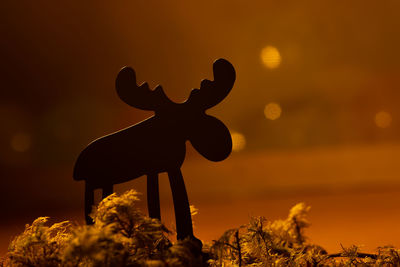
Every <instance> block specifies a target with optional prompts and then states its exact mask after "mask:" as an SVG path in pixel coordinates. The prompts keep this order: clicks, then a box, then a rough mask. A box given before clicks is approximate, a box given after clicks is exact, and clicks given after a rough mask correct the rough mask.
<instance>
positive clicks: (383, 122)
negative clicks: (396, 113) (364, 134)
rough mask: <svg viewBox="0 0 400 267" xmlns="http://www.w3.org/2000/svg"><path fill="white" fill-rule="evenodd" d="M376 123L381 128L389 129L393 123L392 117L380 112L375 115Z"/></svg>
mask: <svg viewBox="0 0 400 267" xmlns="http://www.w3.org/2000/svg"><path fill="white" fill-rule="evenodd" d="M374 121H375V124H376V126H378V127H379V128H387V127H389V126H390V124H391V123H392V115H390V113H388V112H386V111H380V112H378V113H376V114H375V118H374Z"/></svg>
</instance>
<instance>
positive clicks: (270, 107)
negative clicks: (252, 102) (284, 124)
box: [264, 102, 282, 120]
mask: <svg viewBox="0 0 400 267" xmlns="http://www.w3.org/2000/svg"><path fill="white" fill-rule="evenodd" d="M281 113H282V109H281V106H280V105H279V104H278V103H275V102H271V103H269V104H267V105H266V106H265V108H264V115H265V117H266V118H267V119H269V120H276V119H279V117H280V116H281Z"/></svg>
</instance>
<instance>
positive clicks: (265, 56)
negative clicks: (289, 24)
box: [261, 46, 282, 69]
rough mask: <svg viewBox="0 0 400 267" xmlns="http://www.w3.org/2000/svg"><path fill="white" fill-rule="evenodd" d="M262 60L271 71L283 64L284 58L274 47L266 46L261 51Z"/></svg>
mask: <svg viewBox="0 0 400 267" xmlns="http://www.w3.org/2000/svg"><path fill="white" fill-rule="evenodd" d="M261 60H262V62H263V63H264V65H265V66H266V67H267V68H269V69H275V68H277V67H279V65H280V64H281V61H282V58H281V54H280V53H279V51H278V49H277V48H276V47H274V46H266V47H264V48H263V49H262V50H261Z"/></svg>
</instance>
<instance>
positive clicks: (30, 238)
mask: <svg viewBox="0 0 400 267" xmlns="http://www.w3.org/2000/svg"><path fill="white" fill-rule="evenodd" d="M138 200H139V199H138V193H137V192H136V191H134V190H130V191H127V192H126V193H124V194H123V195H121V196H117V195H116V194H112V195H110V196H109V197H107V198H105V199H104V200H103V201H102V202H101V203H100V204H99V205H98V207H97V209H95V211H94V212H93V214H92V218H93V220H94V224H93V225H89V226H86V225H85V226H79V225H74V224H72V223H70V222H69V221H64V222H60V223H55V224H53V225H51V226H48V218H47V217H40V218H38V219H36V220H35V221H34V222H33V223H32V225H27V226H26V228H25V231H24V232H23V233H22V234H20V235H19V236H17V237H16V238H15V239H14V240H13V241H12V242H11V244H10V245H9V250H8V253H7V255H6V256H5V257H4V258H3V259H2V261H0V266H66V267H69V266H71V267H72V266H82V267H83V266H93V267H97V266H154V267H155V266H221V267H222V266H400V250H399V249H396V248H393V247H381V248H378V249H377V253H376V254H367V253H362V252H360V251H359V247H357V246H352V247H350V248H343V251H342V252H340V253H336V254H328V253H327V252H326V251H325V250H324V249H323V248H322V247H320V246H317V245H314V244H311V243H309V242H308V240H307V239H306V237H305V235H304V229H305V228H306V227H308V226H309V225H310V224H309V222H308V220H307V214H308V211H309V210H310V207H307V206H306V205H305V204H303V203H300V204H297V205H295V206H294V207H293V208H292V209H291V210H290V213H289V216H288V218H287V219H285V220H276V221H269V220H267V219H265V218H264V217H254V218H251V220H250V222H249V223H248V224H246V225H243V226H240V227H238V228H236V229H230V230H228V231H226V232H225V233H224V234H223V235H222V236H221V238H219V239H218V240H214V241H213V242H212V244H204V246H203V248H201V247H199V244H198V243H197V242H194V241H192V240H189V239H187V240H183V241H178V242H175V243H172V242H171V241H170V240H169V238H168V237H169V235H170V234H171V231H170V230H168V229H167V228H166V227H165V226H164V225H163V224H162V223H161V222H160V221H159V220H156V219H152V218H149V217H147V216H145V215H143V214H142V213H141V212H140V211H139V210H138V209H137V207H136V205H135V203H136V202H137V201H138Z"/></svg>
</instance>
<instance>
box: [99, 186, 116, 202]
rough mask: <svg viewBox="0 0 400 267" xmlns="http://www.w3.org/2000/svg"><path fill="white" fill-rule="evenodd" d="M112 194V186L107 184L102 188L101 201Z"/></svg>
mask: <svg viewBox="0 0 400 267" xmlns="http://www.w3.org/2000/svg"><path fill="white" fill-rule="evenodd" d="M112 193H113V185H112V184H109V185H106V186H104V187H103V194H102V197H101V198H102V199H103V198H106V197H108V196H109V195H111V194H112Z"/></svg>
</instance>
